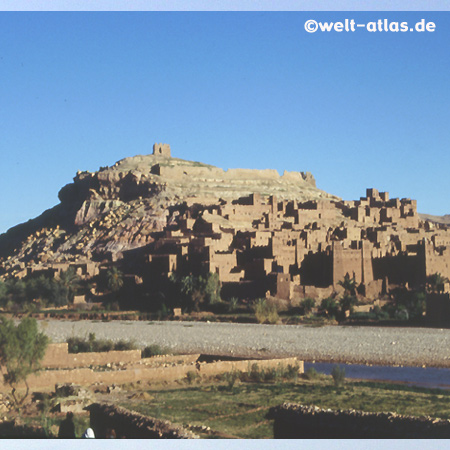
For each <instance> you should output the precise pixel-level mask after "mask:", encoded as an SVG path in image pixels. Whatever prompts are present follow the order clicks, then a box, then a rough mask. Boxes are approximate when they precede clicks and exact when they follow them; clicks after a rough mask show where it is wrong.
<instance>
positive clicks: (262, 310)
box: [253, 298, 280, 324]
mask: <svg viewBox="0 0 450 450" xmlns="http://www.w3.org/2000/svg"><path fill="white" fill-rule="evenodd" d="M253 310H254V311H255V317H256V320H257V321H258V323H269V324H275V323H277V322H278V320H279V319H280V318H279V316H278V311H277V308H276V306H275V305H270V304H269V303H268V302H267V300H266V299H265V298H260V299H258V300H256V301H255V303H254V304H253Z"/></svg>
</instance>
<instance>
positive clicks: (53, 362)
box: [0, 344, 303, 392]
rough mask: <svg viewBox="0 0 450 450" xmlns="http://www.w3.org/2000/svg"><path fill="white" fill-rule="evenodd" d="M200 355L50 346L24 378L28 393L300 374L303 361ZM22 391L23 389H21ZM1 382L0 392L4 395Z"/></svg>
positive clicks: (6, 389)
mask: <svg viewBox="0 0 450 450" xmlns="http://www.w3.org/2000/svg"><path fill="white" fill-rule="evenodd" d="M199 358H200V354H194V355H168V356H155V357H152V358H142V359H141V351H140V350H129V351H111V352H98V353H68V347H67V344H51V345H49V347H48V349H47V353H46V355H45V357H44V360H43V362H42V367H43V368H44V369H49V370H43V371H41V372H39V373H37V374H36V375H31V376H29V377H28V379H27V381H28V385H29V387H30V389H53V388H54V387H55V385H56V384H64V383H75V384H79V385H83V386H88V385H92V384H94V383H104V384H116V385H120V384H125V383H137V382H163V381H175V380H180V379H183V378H185V377H186V376H187V374H188V373H189V372H195V373H196V374H197V375H199V376H205V377H211V376H215V375H219V374H221V373H224V372H233V371H242V372H244V371H248V370H250V368H251V366H252V365H253V364H257V365H258V367H259V368H260V369H276V368H277V367H287V366H288V365H291V366H298V367H299V373H303V361H298V360H297V358H283V359H269V360H235V361H215V362H208V363H206V362H200V360H199ZM23 387H24V386H23ZM8 390H9V389H8V387H7V386H5V385H4V383H3V379H1V380H0V392H5V391H8Z"/></svg>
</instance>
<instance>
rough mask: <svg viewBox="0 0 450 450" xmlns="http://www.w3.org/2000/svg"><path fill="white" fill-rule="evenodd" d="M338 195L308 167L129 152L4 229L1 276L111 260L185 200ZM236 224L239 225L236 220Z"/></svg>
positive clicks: (170, 217) (171, 217) (81, 175)
mask: <svg viewBox="0 0 450 450" xmlns="http://www.w3.org/2000/svg"><path fill="white" fill-rule="evenodd" d="M253 193H256V194H261V195H262V196H265V197H267V196H269V195H276V196H277V198H279V199H293V200H299V201H300V200H301V201H305V200H315V199H328V200H333V199H336V197H334V196H332V195H330V194H327V193H326V192H324V191H321V190H319V189H317V188H316V186H315V180H314V177H313V176H312V175H311V174H310V173H308V172H306V173H304V172H284V174H283V175H282V176H280V175H279V173H278V172H277V171H276V170H250V169H229V170H227V171H225V170H222V169H220V168H217V167H213V166H210V165H207V164H202V163H199V162H193V161H185V160H181V159H177V158H170V157H167V156H164V155H163V156H157V155H141V156H135V157H131V158H125V159H123V160H121V161H118V162H117V163H116V164H114V165H113V166H112V167H102V168H100V170H99V171H97V172H94V173H91V172H87V171H84V172H78V173H77V174H76V176H75V178H74V181H73V183H70V184H68V185H66V186H64V187H63V188H62V189H61V190H60V192H59V199H60V204H59V205H57V206H55V207H54V208H52V209H51V210H48V211H46V212H45V213H43V214H42V215H41V216H40V217H38V218H36V219H33V220H30V221H29V222H27V223H26V224H22V225H19V226H17V227H14V228H12V229H11V230H9V231H8V232H7V233H5V234H3V235H1V236H0V275H2V273H3V274H9V275H16V276H23V275H24V274H26V271H25V269H26V267H35V268H36V267H39V265H42V264H47V265H48V264H60V263H68V262H69V263H83V262H89V261H96V262H102V261H111V260H113V261H114V260H116V259H117V258H119V257H120V254H121V253H122V252H124V251H128V250H133V249H136V248H139V247H144V246H146V245H148V244H150V243H151V242H153V240H154V234H155V233H158V232H161V231H163V230H165V229H167V227H170V226H171V224H173V223H175V222H176V220H177V214H178V213H179V211H180V210H183V208H185V207H186V205H194V204H199V205H214V204H218V203H219V202H221V201H222V202H223V201H224V199H225V200H228V201H232V200H234V199H238V198H241V197H243V196H247V195H249V194H253ZM237 226H238V227H239V224H237Z"/></svg>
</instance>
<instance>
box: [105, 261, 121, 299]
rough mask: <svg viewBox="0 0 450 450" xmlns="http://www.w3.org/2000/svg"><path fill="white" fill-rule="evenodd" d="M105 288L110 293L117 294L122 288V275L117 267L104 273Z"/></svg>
mask: <svg viewBox="0 0 450 450" xmlns="http://www.w3.org/2000/svg"><path fill="white" fill-rule="evenodd" d="M106 286H107V288H108V290H109V291H110V292H113V293H117V292H119V291H120V289H121V288H122V286H123V273H122V272H121V271H120V270H119V269H118V268H117V267H111V269H108V270H107V271H106Z"/></svg>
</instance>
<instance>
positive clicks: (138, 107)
mask: <svg viewBox="0 0 450 450" xmlns="http://www.w3.org/2000/svg"><path fill="white" fill-rule="evenodd" d="M345 18H348V19H352V18H353V19H354V20H355V21H356V22H359V23H367V22H370V21H376V20H378V19H380V18H381V19H384V18H387V19H388V20H390V21H399V22H402V21H408V22H409V23H415V22H416V21H419V20H421V19H425V20H426V21H433V22H435V23H436V31H435V32H434V33H369V32H366V31H364V30H358V31H357V32H355V33H336V32H334V33H319V32H318V33H313V34H309V33H307V32H306V31H305V30H304V23H305V21H306V20H309V19H315V20H317V21H328V22H330V21H338V20H344V19H345ZM449 42H450V13H448V12H415V13H408V12H389V13H388V12H382V13H380V12H360V13H357V12H286V13H283V12H251V13H250V12H247V13H239V12H229V13H227V12H216V13H212V12H211V13H207V12H203V13H201V12H200V13H196V12H187V13H186V12H169V13H160V12H130V13H126V12H118V13H105V12H103V13H101V12H97V13H95V12H84V13H83V12H65V13H64V12H61V13H58V12H53V13H45V12H38V13H26V12H20V13H14V12H0V80H1V82H0V155H1V167H2V169H3V170H2V177H0V190H1V192H2V196H1V197H0V208H1V211H2V214H1V216H0V232H3V231H6V229H8V228H9V227H11V226H13V225H15V224H17V223H20V222H23V221H26V220H28V219H29V218H32V217H35V216H37V215H39V214H40V213H41V212H43V211H44V210H45V209H47V208H50V207H52V206H54V205H55V204H57V203H58V199H57V193H58V190H59V189H60V188H61V187H62V186H63V185H65V184H67V183H69V182H71V180H72V178H73V176H74V175H75V173H76V171H77V170H91V171H93V170H97V169H98V168H99V167H100V166H105V165H111V164H113V163H114V162H115V161H117V160H119V159H121V158H124V157H126V156H133V155H136V154H145V153H151V147H152V145H153V143H154V142H156V141H157V142H167V143H169V144H170V145H171V147H172V154H173V155H174V156H177V157H180V158H184V159H189V160H196V161H202V162H206V163H209V164H213V165H216V166H219V167H222V168H225V169H226V168H230V167H245V168H258V169H263V168H274V169H277V170H278V171H279V172H280V173H282V172H283V170H298V171H310V172H312V173H313V174H314V176H315V177H316V181H317V186H318V187H320V188H321V189H324V190H326V191H328V192H330V193H333V194H335V195H338V196H340V197H342V198H344V199H348V200H350V199H356V198H359V197H360V196H362V195H364V194H365V189H366V187H375V188H378V189H380V190H387V191H389V192H390V193H391V196H396V197H397V196H398V197H410V198H415V199H417V200H418V209H419V211H420V212H424V213H430V214H450V198H449V196H448V191H449V188H450V181H449V178H448V168H449V166H450V156H449V155H450V152H449V150H450V127H449V110H450V83H449V82H450V52H449Z"/></svg>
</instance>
